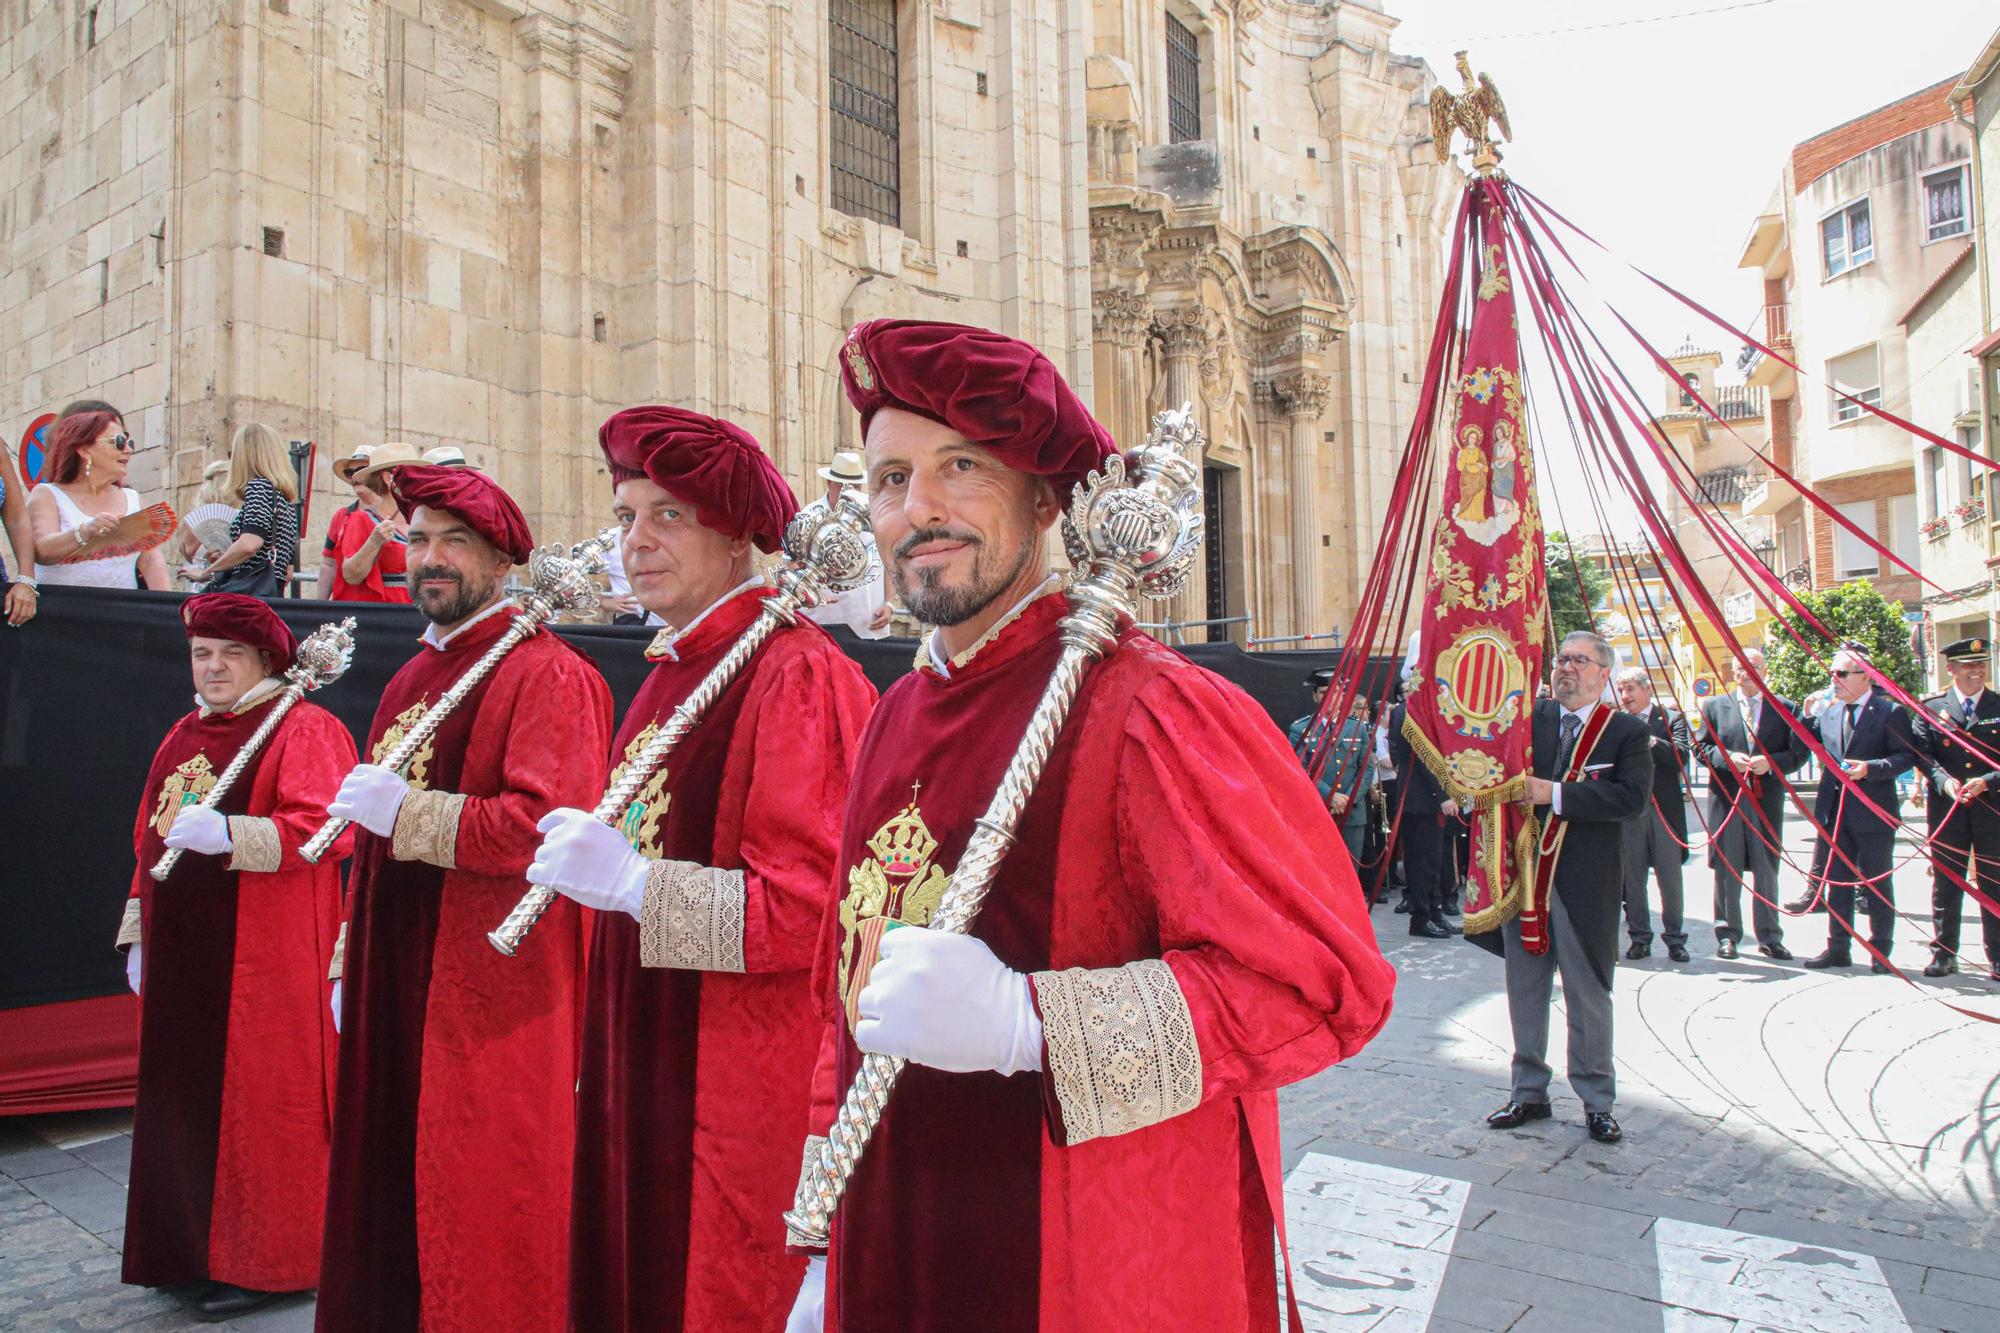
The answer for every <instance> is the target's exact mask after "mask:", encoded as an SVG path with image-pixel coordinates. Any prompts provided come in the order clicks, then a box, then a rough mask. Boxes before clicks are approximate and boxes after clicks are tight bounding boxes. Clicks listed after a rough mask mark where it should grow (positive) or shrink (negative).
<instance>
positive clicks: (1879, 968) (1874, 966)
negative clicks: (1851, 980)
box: [1868, 958, 1895, 977]
mask: <svg viewBox="0 0 2000 1333" xmlns="http://www.w3.org/2000/svg"><path fill="white" fill-rule="evenodd" d="M1868 970H1869V971H1870V972H1873V973H1874V974H1875V975H1876V976H1878V977H1882V976H1887V975H1888V974H1889V973H1891V972H1893V971H1895V969H1894V968H1892V967H1890V966H1889V965H1888V964H1887V963H1885V962H1883V961H1882V960H1881V959H1879V958H1870V959H1869V960H1868Z"/></svg>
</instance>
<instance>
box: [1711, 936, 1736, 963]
mask: <svg viewBox="0 0 2000 1333" xmlns="http://www.w3.org/2000/svg"><path fill="white" fill-rule="evenodd" d="M1715 956H1716V957H1717V958H1725V959H1727V958H1734V957H1735V956H1736V941H1735V940H1717V941H1716V942H1715Z"/></svg>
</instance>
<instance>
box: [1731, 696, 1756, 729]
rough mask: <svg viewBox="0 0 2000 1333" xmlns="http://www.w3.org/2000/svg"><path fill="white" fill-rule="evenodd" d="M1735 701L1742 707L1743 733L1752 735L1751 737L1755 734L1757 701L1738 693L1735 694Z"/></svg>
mask: <svg viewBox="0 0 2000 1333" xmlns="http://www.w3.org/2000/svg"><path fill="white" fill-rule="evenodd" d="M1736 702H1737V704H1738V705H1740V706H1741V707H1742V709H1743V734H1744V735H1745V736H1753V737H1754V736H1755V735H1756V734H1757V702H1756V700H1754V699H1745V698H1744V697H1743V696H1742V695H1740V694H1739V695H1737V696H1736Z"/></svg>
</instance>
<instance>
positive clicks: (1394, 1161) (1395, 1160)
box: [1313, 1134, 1508, 1185]
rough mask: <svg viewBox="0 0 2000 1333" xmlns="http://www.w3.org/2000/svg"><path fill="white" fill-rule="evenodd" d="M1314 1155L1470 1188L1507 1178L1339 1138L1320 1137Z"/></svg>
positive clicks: (1503, 1171)
mask: <svg viewBox="0 0 2000 1333" xmlns="http://www.w3.org/2000/svg"><path fill="white" fill-rule="evenodd" d="M1313 1151H1314V1152H1318V1153H1325V1154H1327V1155H1328V1156H1331V1157H1347V1158H1351V1159H1353V1160H1354V1161H1357V1162H1372V1163H1374V1164H1375V1165H1376V1166H1393V1167H1397V1168H1399V1169H1401V1170H1404V1171H1416V1172H1418V1173H1421V1174H1431V1173H1435V1174H1437V1175H1441V1176H1450V1177H1451V1178H1452V1179H1453V1180H1463V1181H1465V1182H1466V1183H1467V1184H1470V1185H1491V1184H1494V1183H1496V1182H1498V1181H1499V1180H1501V1179H1502V1178H1504V1177H1505V1176H1506V1175H1507V1174H1508V1168H1506V1167H1503V1166H1496V1165H1493V1164H1490V1163H1485V1162H1480V1161H1478V1160H1466V1159H1464V1158H1457V1157H1436V1156H1432V1155H1430V1154H1427V1153H1419V1152H1406V1151H1404V1150H1402V1149H1398V1148H1384V1147H1381V1146H1379V1145H1377V1144H1373V1143H1356V1142H1354V1141H1353V1140H1351V1139H1343V1138H1338V1137H1336V1136H1334V1135H1330V1134H1323V1135H1321V1136H1320V1137H1319V1138H1318V1139H1317V1140H1316V1141H1315V1142H1314V1144H1313Z"/></svg>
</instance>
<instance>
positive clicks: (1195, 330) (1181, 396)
mask: <svg viewBox="0 0 2000 1333" xmlns="http://www.w3.org/2000/svg"><path fill="white" fill-rule="evenodd" d="M1152 332H1153V336H1155V337H1157V338H1158V339H1159V340H1160V342H1161V345H1162V346H1163V348H1164V349H1165V351H1166V391H1165V393H1164V394H1163V395H1162V396H1161V408H1162V409H1163V410H1165V411H1172V410H1174V409H1175V408H1177V407H1180V406H1182V405H1186V406H1188V407H1190V408H1192V409H1193V410H1194V412H1195V414H1196V416H1197V418H1199V417H1200V416H1201V415H1202V406H1201V358H1202V356H1203V355H1204V354H1205V353H1206V352H1207V351H1208V348H1209V338H1210V334H1209V323H1208V314H1207V312H1206V311H1205V310H1203V309H1202V308H1201V307H1200V306H1198V305H1197V306H1179V307H1176V308H1174V309H1172V310H1163V311H1161V312H1160V313H1158V314H1157V315H1155V316H1154V317H1153V326H1152ZM1134 443H1136V441H1134ZM1128 447H1129V446H1128ZM1195 462H1196V464H1197V466H1199V464H1200V462H1201V460H1200V459H1196V460H1195ZM1164 614H1165V616H1166V618H1167V619H1170V620H1180V621H1188V620H1200V619H1201V618H1203V617H1204V616H1206V615H1207V614H1208V574H1207V565H1206V550H1205V549H1204V550H1203V551H1201V552H1198V553H1197V554H1196V556H1195V564H1194V569H1193V571H1192V572H1191V574H1190V576H1189V578H1188V585H1187V587H1186V588H1184V589H1182V590H1181V592H1180V593H1179V594H1178V595H1176V596H1175V597H1174V598H1173V599H1172V600H1171V601H1169V602H1168V603H1167V604H1166V610H1165V613H1164ZM1190 633H1192V634H1193V635H1194V636H1195V637H1194V639H1193V641H1194V642H1197V643H1201V642H1206V641H1207V636H1206V635H1205V634H1202V633H1201V632H1200V631H1198V630H1197V631H1183V632H1182V634H1183V638H1184V639H1185V638H1186V636H1187V635H1188V634H1190ZM1168 637H1169V638H1170V639H1171V638H1172V636H1171V635H1169V636H1168Z"/></svg>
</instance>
